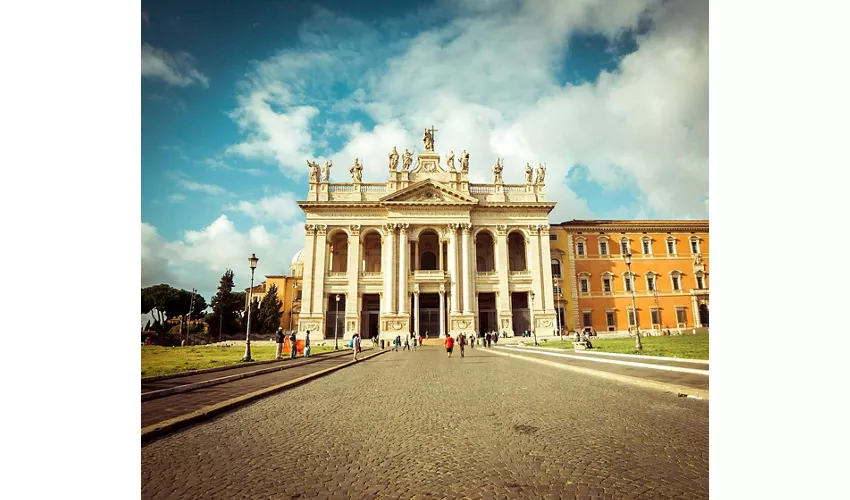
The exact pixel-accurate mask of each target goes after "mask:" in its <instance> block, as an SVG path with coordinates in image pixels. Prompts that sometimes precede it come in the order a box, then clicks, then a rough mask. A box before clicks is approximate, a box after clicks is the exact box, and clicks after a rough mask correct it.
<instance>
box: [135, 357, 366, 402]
mask: <svg viewBox="0 0 850 500" xmlns="http://www.w3.org/2000/svg"><path fill="white" fill-rule="evenodd" d="M336 353H337V354H339V353H340V351H336ZM321 354H328V353H321ZM345 354H351V353H345ZM319 356H320V355H319V354H317V355H316V356H310V357H309V358H306V359H305V360H303V361H296V362H294V363H286V364H284V365H283V366H272V367H269V368H260V369H258V370H254V371H251V372H244V373H237V374H235V375H226V376H224V377H218V378H214V379H210V380H202V381H200V382H195V383H192V384H186V385H180V386H177V387H168V388H166V389H158V390H155V391H148V392H143V393H142V402H145V401H150V400H152V399H158V398H164V397H166V396H171V395H173V394H180V393H183V392H189V391H194V390H195V389H201V388H203V387H210V386H213V385H219V384H226V383H228V382H235V381H237V380H242V379H243V378H249V377H256V376H258V375H265V374H267V373H274V372H276V371H282V370H287V369H289V368H295V367H296V366H304V365H309V364H312V363H318V362H319V361H322V360H324V359H334V358H338V357H339V358H341V357H344V354H343V356H334V357H330V356H325V357H323V358H319ZM310 358H319V359H310ZM276 361H281V360H276Z"/></svg>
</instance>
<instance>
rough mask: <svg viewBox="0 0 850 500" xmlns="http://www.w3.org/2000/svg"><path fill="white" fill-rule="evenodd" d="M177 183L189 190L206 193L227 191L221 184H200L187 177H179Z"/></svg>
mask: <svg viewBox="0 0 850 500" xmlns="http://www.w3.org/2000/svg"><path fill="white" fill-rule="evenodd" d="M178 183H179V184H180V185H181V186H182V187H183V188H185V189H188V190H189V191H200V192H203V193H207V194H224V193H226V192H227V190H226V189H224V188H223V187H221V186H216V185H214V184H202V183H200V182H195V181H192V180H189V179H179V180H178Z"/></svg>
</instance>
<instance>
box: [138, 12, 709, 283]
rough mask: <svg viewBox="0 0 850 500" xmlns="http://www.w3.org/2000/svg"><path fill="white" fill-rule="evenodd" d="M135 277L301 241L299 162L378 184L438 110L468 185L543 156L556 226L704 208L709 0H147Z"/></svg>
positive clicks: (701, 214)
mask: <svg viewBox="0 0 850 500" xmlns="http://www.w3.org/2000/svg"><path fill="white" fill-rule="evenodd" d="M141 17H142V19H141V22H142V40H141V42H142V47H141V50H142V65H141V66H142V100H141V106H142V179H141V180H142V286H148V285H152V284H157V283H162V282H167V283H170V284H172V285H174V286H179V287H183V288H191V287H193V286H194V287H196V288H198V289H199V290H200V291H201V293H202V294H204V295H205V297H207V298H208V299H209V297H210V295H211V294H212V293H213V292H214V290H215V287H216V285H217V281H218V278H219V276H220V275H221V274H222V272H223V271H224V269H225V268H228V267H229V268H233V269H234V270H235V272H236V277H237V285H238V286H247V279H248V275H247V273H246V272H245V268H247V265H246V264H247V262H246V261H247V257H248V256H249V255H250V254H251V253H252V252H256V253H257V255H258V256H259V257H260V259H261V260H260V266H259V268H258V273H259V275H262V274H277V273H286V272H288V271H289V266H288V264H289V260H290V258H291V256H292V255H293V254H294V253H295V252H296V251H297V250H298V249H300V248H301V246H302V245H303V231H302V229H301V226H302V224H303V216H302V215H301V213H300V210H299V209H298V207H297V206H296V205H295V201H297V200H299V199H301V198H303V196H304V193H305V192H306V189H307V184H306V182H307V177H306V173H307V170H306V167H305V160H306V159H307V158H311V159H316V160H319V161H324V160H326V159H330V160H333V163H334V170H333V171H332V181H333V180H336V181H338V182H346V181H348V180H349V177H348V175H347V170H348V167H349V166H350V165H351V163H352V162H353V160H354V158H355V157H359V158H361V159H362V160H363V164H364V165H365V171H364V180H366V181H373V182H380V181H383V180H385V179H384V178H383V176H384V175H386V174H385V168H384V167H385V166H384V163H385V161H386V154H387V152H388V151H389V150H390V149H391V148H392V147H393V146H397V147H399V148H402V150H403V148H404V147H409V146H413V145H416V144H419V139H420V135H421V129H423V128H424V127H426V126H430V125H432V124H433V125H435V126H436V127H437V128H438V129H439V130H440V131H439V132H438V133H437V137H436V149H437V151H438V152H441V153H447V152H448V150H449V149H453V150H454V151H459V150H461V149H466V150H467V151H469V152H470V169H471V173H470V176H471V178H472V180H473V181H474V182H490V180H491V174H490V167H491V165H492V164H493V162H494V161H495V158H496V157H497V156H498V157H504V158H505V165H506V168H505V181H506V182H509V183H510V182H520V180H521V178H522V166H523V165H525V163H526V162H530V163H532V164H537V163H542V162H546V164H547V167H548V173H547V192H548V193H549V197H550V198H551V199H553V200H554V201H557V202H558V207H557V208H556V210H555V211H554V212H553V215H552V217H551V222H553V223H554V222H559V221H562V220H568V219H573V218H591V217H592V218H674V219H675V218H707V217H708V6H707V2H688V1H668V2H659V1H654V0H645V1H642V0H622V1H621V0H615V1H612V2H601V1H600V2H594V1H583V2H565V1H558V0H550V1H540V2H523V3H521V2H518V1H508V0H504V1H502V0H489V1H481V0H477V1H471V0H470V1H451V2H450V1H438V2H430V3H429V2H388V1H385V2H373V1H370V2H363V3H359V2H351V1H349V2H345V1H335V2H312V1H311V2H303V1H286V2H251V1H209V2H204V3H194V2H167V1H159V2H154V1H145V2H142V14H141Z"/></svg>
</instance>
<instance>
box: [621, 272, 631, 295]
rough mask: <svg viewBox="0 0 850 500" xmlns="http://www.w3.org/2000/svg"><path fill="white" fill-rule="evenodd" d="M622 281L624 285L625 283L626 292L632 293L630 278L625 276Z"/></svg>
mask: <svg viewBox="0 0 850 500" xmlns="http://www.w3.org/2000/svg"><path fill="white" fill-rule="evenodd" d="M623 281H624V283H625V288H626V291H627V292H631V291H632V279H631V278H630V277H628V276H626V277H625V278H624V279H623Z"/></svg>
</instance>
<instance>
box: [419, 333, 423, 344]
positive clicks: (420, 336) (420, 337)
mask: <svg viewBox="0 0 850 500" xmlns="http://www.w3.org/2000/svg"><path fill="white" fill-rule="evenodd" d="M419 347H422V334H421V333H420V334H419Z"/></svg>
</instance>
